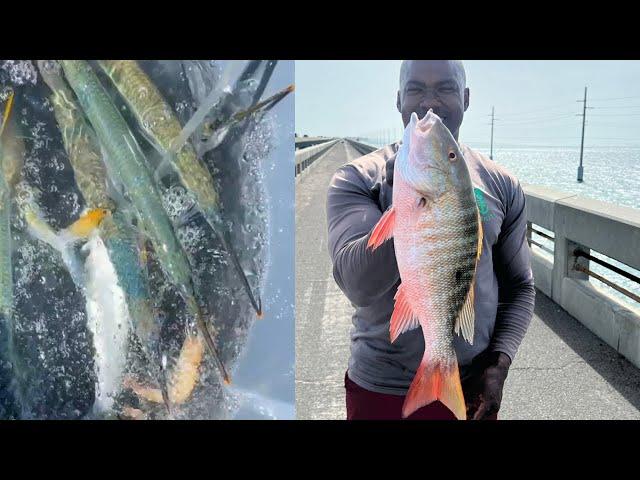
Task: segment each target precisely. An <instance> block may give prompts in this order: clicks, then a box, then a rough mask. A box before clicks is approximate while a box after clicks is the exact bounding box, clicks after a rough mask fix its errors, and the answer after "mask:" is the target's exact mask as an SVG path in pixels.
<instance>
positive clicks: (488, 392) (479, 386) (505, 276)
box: [467, 182, 535, 420]
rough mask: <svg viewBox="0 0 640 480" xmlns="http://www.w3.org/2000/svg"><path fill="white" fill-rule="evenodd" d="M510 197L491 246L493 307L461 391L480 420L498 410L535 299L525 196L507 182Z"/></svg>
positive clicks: (469, 410) (517, 186)
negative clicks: (482, 345)
mask: <svg viewBox="0 0 640 480" xmlns="http://www.w3.org/2000/svg"><path fill="white" fill-rule="evenodd" d="M509 197H510V201H509V203H507V205H506V209H507V213H506V216H505V218H504V220H503V223H502V230H501V232H500V236H499V237H498V242H497V243H496V245H495V246H494V251H493V265H494V270H495V272H496V276H497V278H498V289H499V292H498V295H499V297H498V310H497V313H496V323H495V328H494V331H493V337H492V339H491V343H490V345H489V348H488V349H487V350H486V351H485V352H483V353H482V354H480V355H479V356H478V357H477V358H476V359H474V362H473V365H472V370H473V371H474V373H473V374H472V375H471V378H470V380H469V384H468V387H467V391H468V393H469V395H468V398H467V415H468V418H472V419H474V420H482V419H485V418H487V417H490V416H491V415H493V414H495V413H496V412H497V411H498V410H499V409H500V404H501V402H502V390H503V387H504V382H505V380H506V378H507V374H508V373H509V367H510V365H511V361H512V360H513V358H514V357H515V354H516V351H517V350H518V347H519V346H520V343H521V342H522V339H523V338H524V334H525V333H526V331H527V328H528V327H529V324H530V323H531V318H532V316H533V307H534V302H535V290H534V286H533V275H532V273H531V259H530V253H529V246H528V244H527V241H526V232H527V219H526V213H525V196H524V192H523V191H522V187H521V186H520V184H519V183H517V182H515V183H514V184H512V188H511V189H510V191H509Z"/></svg>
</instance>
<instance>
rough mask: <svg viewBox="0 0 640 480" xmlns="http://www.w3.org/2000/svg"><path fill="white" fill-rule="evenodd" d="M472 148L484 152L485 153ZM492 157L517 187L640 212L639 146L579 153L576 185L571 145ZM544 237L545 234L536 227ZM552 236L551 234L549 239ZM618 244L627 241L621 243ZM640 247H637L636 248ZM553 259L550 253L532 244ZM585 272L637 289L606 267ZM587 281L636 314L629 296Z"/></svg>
mask: <svg viewBox="0 0 640 480" xmlns="http://www.w3.org/2000/svg"><path fill="white" fill-rule="evenodd" d="M477 150H479V151H481V152H482V153H485V154H487V155H488V154H489V149H487V148H482V147H479V148H477ZM493 159H494V160H495V161H496V162H497V163H499V164H501V165H504V166H505V167H506V168H507V169H508V170H509V171H510V172H512V173H513V174H514V175H515V176H516V177H517V178H518V179H519V180H520V182H522V183H525V184H532V185H542V186H545V187H550V188H554V189H557V190H562V191H564V192H570V193H573V194H576V195H580V196H583V197H588V198H594V199H596V200H601V201H604V202H609V203H612V204H615V205H620V206H624V207H630V208H634V209H640V147H590V148H585V149H584V154H583V159H582V165H583V168H584V172H583V175H584V177H583V182H582V183H578V181H577V172H578V164H579V160H580V149H579V148H575V147H521V148H504V149H502V148H498V149H494V153H493ZM541 230H542V231H543V232H544V233H547V234H549V233H550V232H548V231H546V230H544V229H541ZM551 236H553V235H551ZM533 238H534V240H536V241H538V242H539V243H542V244H543V245H546V246H547V247H548V248H550V249H551V250H553V242H551V241H550V240H547V239H545V238H543V237H540V236H539V235H535V234H534V237H533ZM620 241H621V242H622V243H623V242H625V241H628V240H626V239H620ZM638 248H640V245H639V246H638ZM533 249H534V251H537V252H539V253H541V254H543V255H544V256H545V257H547V258H548V259H549V260H550V261H553V257H552V255H550V254H549V253H548V252H545V251H544V250H542V249H540V248H538V247H537V246H535V245H534V246H533ZM592 255H593V256H595V257H597V258H600V259H602V260H605V261H607V262H608V263H611V264H613V265H615V266H616V267H618V268H620V269H622V270H624V271H627V272H629V273H632V274H634V275H636V276H638V277H640V271H638V270H636V269H634V268H631V267H630V266H628V265H625V264H623V263H621V262H618V261H616V260H615V259H613V258H611V257H608V256H606V255H604V254H602V253H600V252H594V251H592ZM590 263H591V264H590V267H589V268H590V269H591V270H592V271H593V272H595V273H597V274H598V275H601V276H603V277H604V278H606V279H607V280H610V281H612V282H613V283H615V284H616V285H619V286H621V287H623V288H625V289H626V290H629V291H630V292H632V293H635V294H636V295H640V285H639V284H638V283H635V282H633V281H631V280H629V279H627V278H625V277H623V276H622V275H619V274H617V273H615V272H613V271H611V270H609V269H607V268H606V267H603V266H601V265H598V264H595V263H594V262H590ZM589 282H590V283H591V284H592V285H593V286H594V287H596V288H598V289H600V290H602V291H604V292H606V293H607V294H609V295H611V296H613V297H614V298H616V299H617V300H619V301H620V302H621V303H623V304H624V305H625V306H627V307H630V308H631V309H633V310H635V311H638V312H640V304H638V302H636V301H635V300H633V299H632V298H630V297H628V296H626V295H624V294H622V293H620V292H618V291H617V290H615V289H613V288H611V287H609V286H608V285H606V284H605V283H603V282H601V281H599V280H596V279H594V278H592V277H590V278H589Z"/></svg>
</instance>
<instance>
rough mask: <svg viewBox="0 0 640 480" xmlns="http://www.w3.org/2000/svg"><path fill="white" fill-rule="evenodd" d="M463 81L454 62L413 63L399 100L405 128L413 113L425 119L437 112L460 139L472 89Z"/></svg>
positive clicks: (398, 103) (421, 61) (430, 61)
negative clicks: (459, 135)
mask: <svg viewBox="0 0 640 480" xmlns="http://www.w3.org/2000/svg"><path fill="white" fill-rule="evenodd" d="M461 82H462V79H461V78H459V76H458V75H457V74H456V70H455V66H454V65H453V64H452V63H451V62H448V61H446V60H444V61H443V60H413V61H411V62H410V64H409V69H408V72H407V74H406V75H405V78H404V84H403V85H402V86H401V90H400V91H398V100H397V107H398V111H399V112H400V113H401V114H402V122H403V123H404V126H405V127H406V126H407V125H408V124H409V119H410V118H411V113H413V112H416V114H417V115H418V117H420V118H422V117H424V116H425V115H426V114H427V112H428V111H429V109H433V112H434V113H435V114H436V115H438V116H439V117H440V118H441V119H442V121H443V123H444V124H445V125H446V127H447V128H448V129H449V130H450V131H451V133H452V134H453V136H454V137H455V139H456V140H457V139H458V132H459V130H460V125H461V124H462V118H463V116H464V112H465V111H466V110H467V108H468V107H469V89H468V88H464V85H461Z"/></svg>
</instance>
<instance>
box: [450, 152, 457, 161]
mask: <svg viewBox="0 0 640 480" xmlns="http://www.w3.org/2000/svg"><path fill="white" fill-rule="evenodd" d="M449 160H451V161H452V162H454V161H455V160H456V154H455V152H449Z"/></svg>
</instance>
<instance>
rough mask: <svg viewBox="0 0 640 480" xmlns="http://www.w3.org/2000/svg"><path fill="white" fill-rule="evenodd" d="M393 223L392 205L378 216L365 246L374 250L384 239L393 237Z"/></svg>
mask: <svg viewBox="0 0 640 480" xmlns="http://www.w3.org/2000/svg"><path fill="white" fill-rule="evenodd" d="M395 223H396V211H395V209H394V208H393V206H391V207H390V208H389V209H388V210H387V211H386V212H384V215H382V217H380V220H379V221H378V223H376V226H375V227H373V230H372V231H371V237H369V242H368V243H367V248H370V249H371V250H375V249H376V248H378V247H379V246H380V245H382V244H383V243H384V242H385V241H387V240H388V239H390V238H391V237H393V227H394V225H395Z"/></svg>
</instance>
